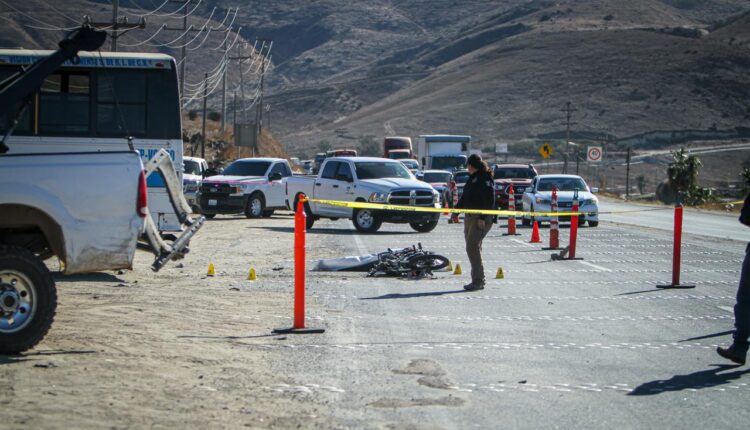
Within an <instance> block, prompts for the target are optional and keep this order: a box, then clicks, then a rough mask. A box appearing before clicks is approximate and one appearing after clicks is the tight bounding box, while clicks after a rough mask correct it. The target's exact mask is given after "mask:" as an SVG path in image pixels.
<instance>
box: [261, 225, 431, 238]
mask: <svg viewBox="0 0 750 430" xmlns="http://www.w3.org/2000/svg"><path fill="white" fill-rule="evenodd" d="M247 228H254V229H261V230H268V231H275V232H277V233H294V227H252V226H251V227H247ZM307 234H330V235H339V236H351V235H354V234H359V235H361V236H392V235H401V234H417V233H416V232H413V231H378V232H375V233H366V234H361V233H357V232H356V231H353V230H349V229H337V228H315V227H313V228H312V229H310V230H308V231H307Z"/></svg>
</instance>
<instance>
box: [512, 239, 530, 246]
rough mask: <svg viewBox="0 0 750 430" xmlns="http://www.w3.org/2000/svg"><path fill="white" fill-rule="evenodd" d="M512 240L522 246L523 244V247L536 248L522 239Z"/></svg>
mask: <svg viewBox="0 0 750 430" xmlns="http://www.w3.org/2000/svg"><path fill="white" fill-rule="evenodd" d="M511 240H512V241H513V242H516V243H520V244H521V245H523V246H528V247H529V248H535V246H534V245H532V244H530V243H526V242H524V241H522V240H521V239H511Z"/></svg>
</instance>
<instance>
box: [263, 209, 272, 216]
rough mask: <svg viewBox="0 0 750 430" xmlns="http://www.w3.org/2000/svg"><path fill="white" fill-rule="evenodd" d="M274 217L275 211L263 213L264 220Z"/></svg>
mask: <svg viewBox="0 0 750 430" xmlns="http://www.w3.org/2000/svg"><path fill="white" fill-rule="evenodd" d="M272 216H273V209H268V210H264V211H263V218H271V217H272Z"/></svg>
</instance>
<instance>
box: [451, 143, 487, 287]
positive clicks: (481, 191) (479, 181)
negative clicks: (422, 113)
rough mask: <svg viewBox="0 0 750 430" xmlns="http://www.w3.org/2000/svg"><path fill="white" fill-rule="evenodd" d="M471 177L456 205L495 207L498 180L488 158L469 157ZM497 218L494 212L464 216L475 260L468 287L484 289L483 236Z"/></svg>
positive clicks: (468, 248)
mask: <svg viewBox="0 0 750 430" xmlns="http://www.w3.org/2000/svg"><path fill="white" fill-rule="evenodd" d="M466 163H467V170H468V171H469V180H468V181H467V182H466V185H465V186H464V192H463V194H462V195H461V199H460V200H459V201H458V204H457V205H456V207H457V208H459V209H495V182H494V180H493V179H492V170H490V168H489V166H488V165H487V162H485V161H484V160H482V157H480V156H479V155H477V154H472V155H470V156H469V159H468V160H467V161H466ZM495 219H496V217H495V216H493V215H480V214H466V215H465V216H464V239H465V240H466V255H467V256H468V257H469V263H470V264H471V283H470V284H468V285H465V286H464V289H465V290H467V291H477V290H482V289H484V284H485V277H484V264H483V263H482V240H484V238H485V236H487V233H489V231H490V229H491V228H492V223H493V222H494V220H495Z"/></svg>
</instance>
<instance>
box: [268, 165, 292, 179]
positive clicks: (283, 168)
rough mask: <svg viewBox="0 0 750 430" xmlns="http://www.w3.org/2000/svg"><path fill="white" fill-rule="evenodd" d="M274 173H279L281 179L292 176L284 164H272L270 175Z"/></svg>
mask: <svg viewBox="0 0 750 430" xmlns="http://www.w3.org/2000/svg"><path fill="white" fill-rule="evenodd" d="M274 173H281V177H282V178H286V177H288V176H292V172H291V171H290V170H289V166H287V165H286V163H276V164H274V165H273V169H271V173H270V174H271V175H273V174H274Z"/></svg>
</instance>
